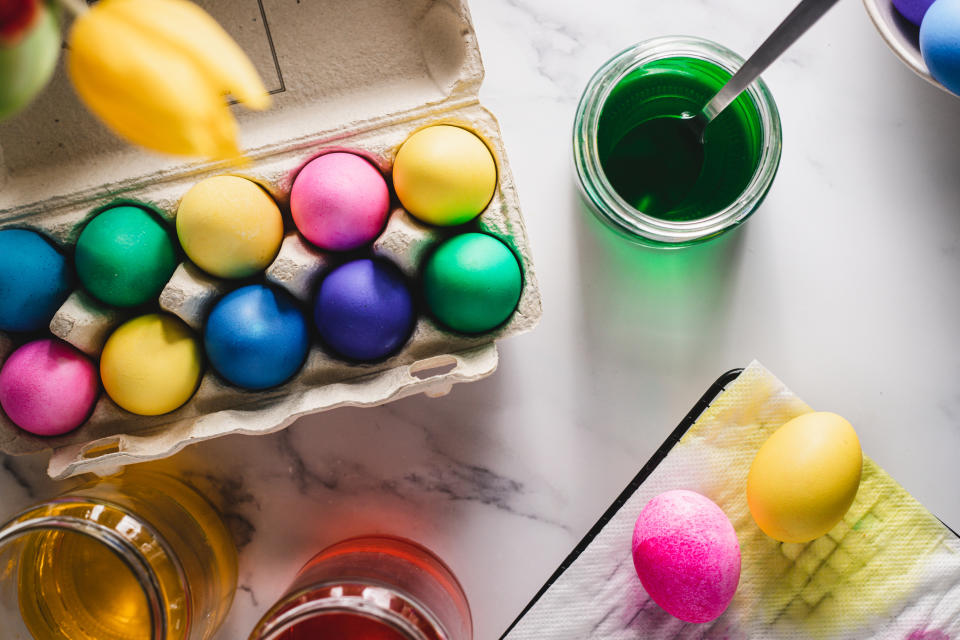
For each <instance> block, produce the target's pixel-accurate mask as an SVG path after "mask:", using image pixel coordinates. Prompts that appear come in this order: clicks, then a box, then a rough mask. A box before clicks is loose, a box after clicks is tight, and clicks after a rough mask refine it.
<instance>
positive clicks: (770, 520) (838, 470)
mask: <svg viewBox="0 0 960 640" xmlns="http://www.w3.org/2000/svg"><path fill="white" fill-rule="evenodd" d="M862 466H863V454H862V452H861V451H860V441H859V440H858V439H857V433H856V432H855V431H854V430H853V427H852V426H850V423H849V422H847V421H846V420H844V419H843V418H841V417H840V416H838V415H837V414H835V413H828V412H825V411H821V412H813V413H807V414H804V415H802V416H799V417H796V418H794V419H793V420H790V421H789V422H787V423H786V424H785V425H783V426H782V427H780V428H779V429H777V430H776V431H775V432H774V433H773V435H772V436H770V437H769V438H768V439H767V441H766V442H764V443H763V446H762V447H760V450H759V451H758V452H757V456H756V458H754V460H753V464H752V465H751V466H750V474H749V475H748V476H747V504H748V505H749V507H750V513H751V514H752V515H753V519H754V520H755V521H756V523H757V525H758V526H759V527H760V529H762V530H763V532H764V533H766V534H767V535H768V536H770V537H771V538H773V539H775V540H780V541H781V542H809V541H810V540H813V539H814V538H819V537H820V536H822V535H824V534H825V533H827V532H828V531H830V530H831V529H833V527H834V526H835V525H836V524H837V523H838V522H840V520H841V519H842V518H843V515H844V514H845V513H846V512H847V510H848V509H849V508H850V505H851V504H853V499H854V498H855V497H856V495H857V489H858V488H859V487H860V472H861V468H862Z"/></svg>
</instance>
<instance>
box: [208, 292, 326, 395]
mask: <svg viewBox="0 0 960 640" xmlns="http://www.w3.org/2000/svg"><path fill="white" fill-rule="evenodd" d="M203 342H204V347H205V348H206V351H207V359H208V360H209V361H210V364H211V366H213V368H214V369H216V370H217V373H219V374H220V375H222V376H223V377H224V378H226V379H227V380H229V381H230V382H232V383H233V384H235V385H237V386H238V387H243V388H245V389H266V388H268V387H274V386H276V385H278V384H281V383H283V382H286V381H287V380H289V379H290V378H291V377H292V376H293V375H294V374H295V373H296V372H297V370H298V369H300V366H301V365H302V364H303V361H304V360H305V359H306V357H307V350H308V349H309V348H310V335H309V332H308V330H307V321H306V319H305V318H304V316H303V313H301V311H300V309H299V308H298V307H297V304H296V302H295V301H294V299H293V298H292V297H291V296H290V295H288V294H286V293H284V292H282V291H275V290H273V289H271V288H269V287H265V286H263V285H259V284H254V285H250V286H248V287H242V288H240V289H237V290H236V291H233V292H231V293H228V294H227V295H226V296H224V297H223V298H222V299H221V300H220V301H219V302H217V304H216V306H215V307H214V308H213V311H211V312H210V316H209V318H207V325H206V331H205V333H204V338H203Z"/></svg>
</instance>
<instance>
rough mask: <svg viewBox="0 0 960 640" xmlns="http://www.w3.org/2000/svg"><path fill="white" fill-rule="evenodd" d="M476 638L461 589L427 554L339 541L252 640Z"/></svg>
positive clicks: (411, 546) (384, 542) (377, 540)
mask: <svg viewBox="0 0 960 640" xmlns="http://www.w3.org/2000/svg"><path fill="white" fill-rule="evenodd" d="M353 637H362V638H366V639H367V640H471V638H473V622H472V619H471V617H470V607H469V606H468V605H467V599H466V596H465V595H464V593H463V589H462V588H461V587H460V583H459V582H457V579H456V578H455V577H454V575H453V573H452V572H451V571H450V569H449V568H448V567H447V566H446V565H445V564H443V562H441V561H440V559H439V558H437V557H436V556H435V555H433V554H432V553H431V552H430V551H428V550H427V549H424V548H423V547H421V546H419V545H417V544H415V543H413V542H410V541H408V540H402V539H399V538H390V537H364V538H353V539H350V540H345V541H343V542H339V543H337V544H335V545H333V546H331V547H328V548H327V549H325V550H323V551H321V552H320V553H319V554H317V555H316V556H314V557H313V559H311V560H310V561H309V562H308V563H307V564H306V565H305V566H304V567H303V569H301V570H300V573H299V574H297V577H296V578H295V579H294V581H293V584H292V585H291V586H290V588H289V589H288V590H287V592H286V594H285V595H284V596H283V597H282V598H281V599H280V601H279V602H278V603H277V604H276V605H275V606H274V607H273V608H272V609H271V610H270V611H268V612H267V614H266V615H265V616H264V617H263V618H262V619H261V620H260V622H259V623H258V624H257V626H256V628H255V629H254V630H253V632H252V633H251V634H250V640H312V639H314V638H353Z"/></svg>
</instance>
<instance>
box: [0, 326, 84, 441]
mask: <svg viewBox="0 0 960 640" xmlns="http://www.w3.org/2000/svg"><path fill="white" fill-rule="evenodd" d="M99 391H100V385H99V381H98V378H97V369H96V367H94V366H93V363H92V362H90V360H89V359H88V358H87V357H86V356H85V355H83V354H82V353H80V352H79V351H77V350H76V349H74V348H73V347H71V346H70V345H69V344H67V343H66V342H62V341H60V340H52V339H46V340H36V341H35V342H28V343H27V344H25V345H23V346H22V347H20V348H19V349H17V350H16V351H14V352H13V353H12V354H10V357H9V358H7V361H6V362H5V363H4V364H3V368H2V369H0V407H2V408H3V411H4V413H6V414H7V417H8V418H10V420H12V421H13V423H14V424H16V425H17V426H18V427H20V428H21V429H23V430H25V431H29V432H30V433H33V434H36V435H38V436H58V435H61V434H64V433H67V432H68V431H71V430H73V429H76V428H77V427H79V426H80V425H81V424H83V423H84V421H86V419H87V417H88V416H89V415H90V412H91V410H92V409H93V404H94V402H96V401H97V396H98V395H99Z"/></svg>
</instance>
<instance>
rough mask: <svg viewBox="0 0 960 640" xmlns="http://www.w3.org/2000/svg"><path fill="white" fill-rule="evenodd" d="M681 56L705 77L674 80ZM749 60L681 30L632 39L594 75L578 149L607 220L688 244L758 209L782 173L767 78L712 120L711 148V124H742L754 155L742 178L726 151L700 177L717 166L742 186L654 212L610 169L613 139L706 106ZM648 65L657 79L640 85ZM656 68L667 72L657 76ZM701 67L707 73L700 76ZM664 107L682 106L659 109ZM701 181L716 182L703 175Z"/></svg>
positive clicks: (591, 194)
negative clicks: (671, 212)
mask: <svg viewBox="0 0 960 640" xmlns="http://www.w3.org/2000/svg"><path fill="white" fill-rule="evenodd" d="M678 60H679V61H681V62H682V61H686V62H687V63H691V62H692V63H693V65H692V66H691V68H694V71H695V73H694V75H693V76H691V77H693V79H694V81H699V82H700V84H696V82H693V83H692V84H691V83H690V82H688V83H687V85H684V86H679V85H678V86H675V87H672V86H670V84H669V82H664V81H663V80H662V79H663V78H666V77H667V76H666V75H664V74H663V72H664V70H665V69H666V68H668V67H669V63H673V62H676V61H678ZM743 62H744V61H743V59H742V58H741V57H740V56H738V55H737V54H735V53H733V52H732V51H730V50H729V49H726V48H725V47H722V46H721V45H718V44H716V43H713V42H710V41H708V40H702V39H699V38H691V37H680V36H673V37H663V38H654V39H652V40H646V41H644V42H641V43H640V44H637V45H635V46H633V47H630V48H629V49H627V50H625V51H623V52H621V53H620V54H618V55H616V56H614V57H613V58H611V59H610V60H609V61H608V62H606V63H605V64H604V65H603V66H602V67H601V68H600V69H599V70H598V71H597V72H596V73H595V74H594V75H593V77H592V78H591V79H590V81H589V83H588V84H587V87H586V89H585V90H584V92H583V96H582V98H581V99H580V104H579V106H578V108H577V114H576V120H575V123H574V130H573V152H574V163H575V167H576V172H577V177H578V181H579V184H580V189H581V192H582V193H583V195H584V198H585V199H586V200H587V202H588V203H589V205H590V207H591V209H592V210H593V212H594V213H595V214H596V216H597V217H598V218H599V219H600V220H602V221H603V222H604V223H606V224H607V225H609V226H610V227H611V228H613V229H614V230H615V231H617V232H618V233H619V234H621V235H623V236H624V237H627V238H629V239H631V240H633V241H635V242H638V243H640V244H645V245H648V246H655V247H681V246H686V245H690V244H695V243H697V242H701V241H703V240H706V239H709V238H712V237H715V236H717V235H719V234H721V233H723V232H725V231H728V230H730V229H733V228H734V227H736V226H738V225H739V224H741V223H742V222H743V221H744V220H746V219H747V217H749V216H750V214H752V213H753V212H754V211H755V210H756V209H757V207H758V206H759V205H760V203H761V202H762V201H763V199H764V197H765V196H766V194H767V192H768V191H769V189H770V185H771V184H772V182H773V178H774V176H775V175H776V172H777V168H778V166H779V164H780V151H781V143H782V140H781V130H780V116H779V113H778V111H777V106H776V103H775V102H774V100H773V96H772V95H771V94H770V91H769V89H768V88H767V86H766V84H764V82H763V81H762V80H758V81H756V82H754V83H753V84H751V85H750V87H749V88H748V89H747V90H746V91H744V92H743V93H742V94H741V95H740V97H739V98H738V99H737V100H736V101H734V103H733V104H732V105H731V106H730V107H728V108H727V109H726V110H725V112H724V113H721V114H720V115H719V116H718V117H717V120H715V121H714V122H712V123H711V124H710V126H709V127H708V128H707V132H706V135H705V140H706V143H705V144H704V151H705V152H709V151H710V144H711V139H710V136H711V130H712V129H714V128H715V127H716V126H717V124H718V123H721V122H722V121H721V118H723V119H724V121H725V123H724V126H728V125H729V126H730V127H734V126H735V127H739V128H738V129H737V130H738V131H739V132H741V135H742V136H743V141H744V143H743V149H742V153H743V154H744V157H748V160H749V161H750V163H751V165H750V168H748V169H746V170H745V173H744V174H743V180H742V181H732V180H730V179H729V177H730V176H729V167H728V166H726V165H725V164H724V161H723V160H722V159H721V160H720V161H718V162H713V163H712V164H710V165H707V164H704V165H703V173H701V174H700V178H698V180H700V181H701V182H702V181H703V176H704V173H706V172H707V171H708V170H710V168H715V169H716V170H715V171H714V174H716V175H714V176H713V177H714V178H715V180H716V184H717V185H718V188H719V189H720V190H722V189H730V188H733V189H735V191H733V192H732V193H730V194H729V195H728V196H724V197H723V199H717V198H712V199H710V198H708V199H707V201H705V203H704V204H705V206H704V208H703V209H701V210H689V211H686V212H685V214H684V215H682V216H676V217H674V216H664V215H651V214H650V213H648V212H644V211H642V210H640V208H638V206H635V204H631V202H630V201H628V198H625V197H624V195H623V193H624V190H623V189H619V190H618V189H617V188H615V186H614V184H612V182H611V176H610V175H608V172H607V170H606V169H605V162H606V161H607V156H609V155H610V153H611V146H612V145H613V144H615V143H617V142H618V141H620V140H623V139H627V134H628V133H630V131H631V130H633V129H634V128H636V127H637V126H638V125H640V124H642V123H643V122H644V121H645V120H649V119H652V118H654V117H660V116H667V115H672V116H674V117H677V116H679V115H680V113H681V112H682V110H689V111H691V112H694V113H695V112H696V111H699V109H701V108H702V107H703V105H704V104H706V102H707V101H708V100H709V98H710V97H712V95H713V93H715V92H716V90H718V89H719V88H720V87H721V86H722V85H723V83H724V82H726V79H727V78H729V77H730V76H731V75H732V74H733V73H734V72H735V71H736V70H737V69H739V68H740V66H741V65H742V64H743ZM688 66H690V64H688ZM658 67H664V68H658ZM651 70H652V71H651ZM648 72H649V73H650V74H651V75H650V78H651V79H653V80H655V81H651V82H649V83H647V84H646V85H645V86H644V87H643V89H642V90H638V89H636V88H635V87H639V86H640V84H639V83H638V82H637V78H638V74H640V75H643V74H645V73H648ZM654 72H656V73H659V74H660V75H659V76H655V75H653V73H654ZM678 73H688V72H686V71H678ZM696 74H700V76H701V77H700V78H699V80H697V77H696ZM688 75H689V74H688ZM687 80H690V78H687ZM657 91H661V92H663V93H660V94H658V93H657ZM614 102H615V103H616V104H614ZM684 105H685V107H684ZM657 109H660V110H673V111H674V112H673V113H667V112H666V111H664V112H663V113H657ZM717 138H718V139H719V138H720V137H719V136H717ZM709 160H710V158H709V156H708V159H707V161H709ZM724 172H727V173H726V174H725V173H724ZM695 175H696V174H695ZM697 186H698V188H699V187H701V186H704V188H709V187H710V185H709V184H707V185H701V184H700V183H699V182H698V183H697ZM712 205H715V206H712Z"/></svg>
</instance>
